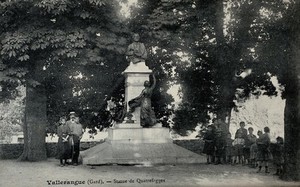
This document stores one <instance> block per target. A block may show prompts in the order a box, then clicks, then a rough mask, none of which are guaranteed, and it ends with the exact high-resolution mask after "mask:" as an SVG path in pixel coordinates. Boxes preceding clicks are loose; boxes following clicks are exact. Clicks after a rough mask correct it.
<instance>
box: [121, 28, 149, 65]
mask: <svg viewBox="0 0 300 187" xmlns="http://www.w3.org/2000/svg"><path fill="white" fill-rule="evenodd" d="M132 39H133V43H132V44H130V45H129V46H128V48H127V51H126V56H127V60H128V61H129V62H132V63H133V64H137V63H139V62H145V59H146V58H147V50H146V48H145V45H144V44H143V43H142V42H139V40H140V36H139V34H137V33H134V34H133V36H132Z"/></svg>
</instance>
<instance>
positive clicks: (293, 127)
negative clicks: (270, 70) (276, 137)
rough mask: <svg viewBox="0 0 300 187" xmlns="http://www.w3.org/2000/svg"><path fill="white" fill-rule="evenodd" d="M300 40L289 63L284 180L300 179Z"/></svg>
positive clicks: (285, 119) (293, 49)
mask: <svg viewBox="0 0 300 187" xmlns="http://www.w3.org/2000/svg"><path fill="white" fill-rule="evenodd" d="M299 45H300V41H296V42H295V44H294V46H292V51H293V53H292V59H291V62H290V63H289V64H288V65H289V66H288V70H289V71H288V73H287V75H286V76H287V77H288V78H287V84H286V88H285V91H286V105H285V110H284V138H285V142H284V148H285V154H284V160H285V164H284V172H283V176H282V179H284V180H293V181H299V180H300V96H299V93H300V90H299V89H300V47H299Z"/></svg>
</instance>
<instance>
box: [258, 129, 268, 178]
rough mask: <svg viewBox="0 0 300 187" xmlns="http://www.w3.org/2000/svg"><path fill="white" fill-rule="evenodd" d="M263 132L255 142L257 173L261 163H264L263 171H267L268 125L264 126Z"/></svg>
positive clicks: (259, 170)
mask: <svg viewBox="0 0 300 187" xmlns="http://www.w3.org/2000/svg"><path fill="white" fill-rule="evenodd" d="M264 132H265V133H264V134H263V135H261V136H260V137H259V138H258V139H257V141H256V143H257V161H258V171H257V173H259V172H261V168H262V165H263V164H264V163H265V168H266V170H265V172H266V173H270V172H269V166H268V161H269V159H270V149H269V146H270V135H269V133H270V129H269V127H265V128H264Z"/></svg>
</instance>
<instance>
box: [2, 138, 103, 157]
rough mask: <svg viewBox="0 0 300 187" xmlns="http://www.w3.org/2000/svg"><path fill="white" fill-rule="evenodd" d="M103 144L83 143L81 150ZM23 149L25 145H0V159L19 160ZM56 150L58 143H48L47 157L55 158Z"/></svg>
mask: <svg viewBox="0 0 300 187" xmlns="http://www.w3.org/2000/svg"><path fill="white" fill-rule="evenodd" d="M102 142H103V141H102ZM102 142H101V141H100V142H81V144H80V150H81V151H83V150H86V149H88V148H90V147H93V146H95V145H97V144H100V143H102ZM23 148H24V144H0V159H17V158H19V157H20V156H21V154H22V152H23ZM56 150H57V143H46V154H47V157H49V158H50V157H55V156H56Z"/></svg>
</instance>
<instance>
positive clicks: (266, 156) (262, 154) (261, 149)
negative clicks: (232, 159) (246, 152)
mask: <svg viewBox="0 0 300 187" xmlns="http://www.w3.org/2000/svg"><path fill="white" fill-rule="evenodd" d="M270 158H271V152H270V150H269V148H268V146H266V145H264V144H262V145H260V144H258V145H257V161H269V160H270Z"/></svg>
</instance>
